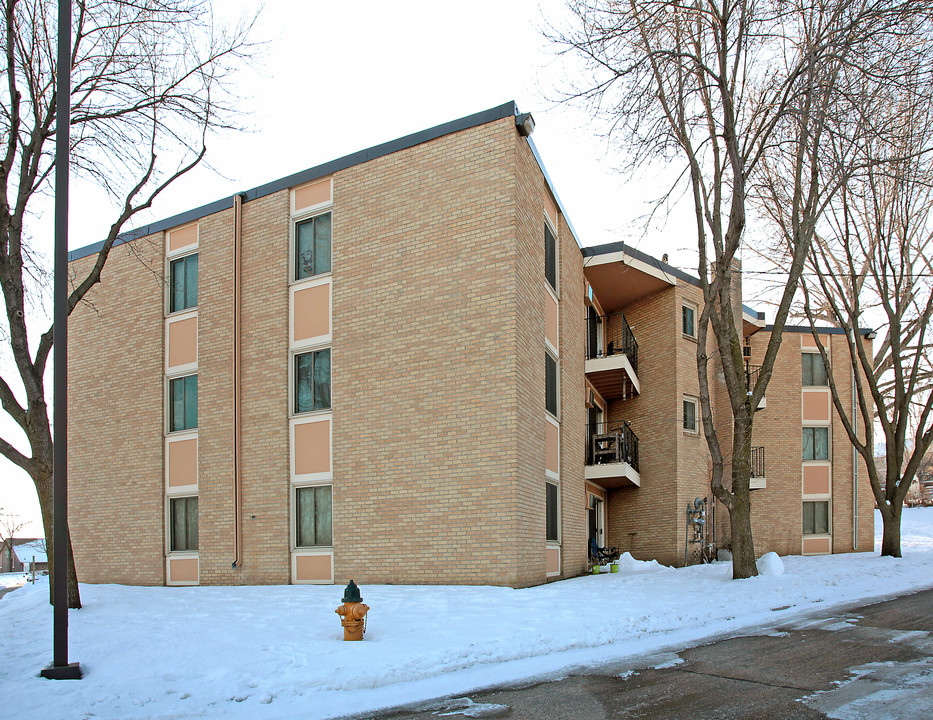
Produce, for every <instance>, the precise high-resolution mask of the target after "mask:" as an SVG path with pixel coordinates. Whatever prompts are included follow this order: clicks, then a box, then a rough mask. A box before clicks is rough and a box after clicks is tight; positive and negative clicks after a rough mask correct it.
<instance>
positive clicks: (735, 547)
mask: <svg viewBox="0 0 933 720" xmlns="http://www.w3.org/2000/svg"><path fill="white" fill-rule="evenodd" d="M729 527H730V529H731V530H732V579H733V580H743V579H745V578H750V577H755V576H756V575H758V566H757V565H756V564H755V542H754V540H753V539H752V512H751V503H750V502H749V496H748V493H745V497H744V498H742V497H740V495H739V494H738V493H736V494H735V502H734V505H733V506H732V510H731V512H730V513H729Z"/></svg>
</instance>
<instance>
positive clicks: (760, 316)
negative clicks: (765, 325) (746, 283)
mask: <svg viewBox="0 0 933 720" xmlns="http://www.w3.org/2000/svg"><path fill="white" fill-rule="evenodd" d="M742 312H744V313H745V314H746V315H751V316H752V317H753V318H758V319H759V320H764V319H765V314H764V313H763V312H761V311H759V310H755V309H754V308H750V307H749V306H748V305H746V304H745V303H742Z"/></svg>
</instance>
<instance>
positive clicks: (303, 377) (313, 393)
mask: <svg viewBox="0 0 933 720" xmlns="http://www.w3.org/2000/svg"><path fill="white" fill-rule="evenodd" d="M293 409H294V412H295V413H296V414H297V413H306V412H313V411H315V410H329V409H330V348H324V349H322V350H313V351H311V352H305V353H299V354H297V355H295V367H294V401H293Z"/></svg>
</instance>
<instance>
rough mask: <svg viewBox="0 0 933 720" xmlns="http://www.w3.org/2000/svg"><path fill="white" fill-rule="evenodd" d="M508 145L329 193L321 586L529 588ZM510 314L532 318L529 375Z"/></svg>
mask: <svg viewBox="0 0 933 720" xmlns="http://www.w3.org/2000/svg"><path fill="white" fill-rule="evenodd" d="M514 135H515V131H514V127H513V123H512V121H511V119H505V120H502V121H499V122H497V123H492V124H488V125H484V126H481V127H479V128H474V129H472V130H468V131H464V132H460V133H456V134H454V135H449V136H445V137H443V138H440V139H438V140H436V141H433V142H431V143H427V144H423V145H419V146H417V147H414V148H411V149H408V150H404V151H401V152H398V153H394V154H392V155H390V156H386V157H383V158H379V159H376V160H373V161H372V162H369V163H366V164H364V165H360V166H356V167H353V168H350V169H348V170H346V171H344V172H342V173H339V174H338V175H337V176H336V178H335V191H334V193H335V197H334V260H333V262H334V346H333V347H334V350H333V378H334V380H333V405H334V553H335V574H336V582H338V583H342V582H345V581H346V580H349V579H350V578H353V579H355V580H356V581H357V582H364V583H373V582H418V583H449V582H458V583H489V582H494V583H499V584H514V585H522V584H528V583H530V582H541V581H542V580H543V579H544V578H543V576H544V553H543V527H544V525H543V517H544V513H543V502H544V495H543V491H542V492H541V493H540V494H539V496H538V497H535V496H534V495H532V494H531V493H528V492H527V481H528V479H527V478H526V477H524V475H523V474H522V473H521V472H520V470H519V464H520V463H519V460H518V455H519V442H518V438H517V432H518V427H519V423H518V417H517V415H518V406H519V399H518V398H517V397H516V384H515V379H516V376H517V375H518V374H519V373H520V372H522V371H523V370H522V369H523V367H524V365H525V363H529V362H530V363H531V367H532V368H534V372H535V373H537V374H538V377H539V378H540V382H539V384H538V388H539V391H538V395H539V396H540V397H539V398H538V406H539V407H540V409H541V412H539V413H538V415H537V420H538V422H537V426H536V428H537V429H538V430H537V432H536V433H535V434H534V436H533V437H532V439H531V442H530V443H529V447H530V448H531V450H532V451H533V453H534V462H535V464H536V465H537V466H538V467H539V468H540V472H538V473H537V478H538V479H539V480H540V479H542V478H543V468H544V429H543V424H542V419H541V418H542V415H543V387H544V382H543V357H537V356H540V355H543V334H544V311H543V303H542V302H541V301H540V300H539V301H538V303H537V306H533V307H527V306H525V305H523V304H520V303H518V302H517V298H518V296H519V289H518V288H517V280H516V218H515V207H514V200H515V192H516V191H515V164H514V153H515V151H514V145H513V142H514V140H513V136H514ZM541 252H542V253H543V249H542V251H541ZM541 267H543V260H542V265H541ZM537 289H538V290H539V291H541V287H540V284H539V285H538V288H537ZM518 305H521V307H520V309H519V307H517V306H518ZM519 312H530V313H532V314H533V320H531V321H529V322H531V323H533V324H534V325H535V326H536V332H534V333H533V335H531V337H534V338H535V340H536V341H537V343H538V347H539V348H540V349H541V352H540V353H535V357H533V359H531V360H530V359H529V357H528V356H527V355H526V354H524V353H522V354H519V342H521V341H522V340H524V339H525V338H526V337H527V336H526V333H525V332H524V331H519V330H518V329H517V327H516V322H517V321H516V315H517V313H519ZM539 366H540V367H539ZM522 441H523V442H524V441H525V436H524V435H523V436H522ZM523 452H524V451H523ZM539 484H540V483H539ZM542 490H543V487H542ZM529 505H530V507H529ZM535 514H536V515H537V518H538V519H539V522H538V523H534V517H530V516H534V515H535ZM529 524H531V525H532V526H534V525H537V526H539V527H540V528H541V529H540V531H539V532H540V533H541V534H542V538H541V539H542V542H541V543H540V544H539V545H538V547H537V548H536V552H535V553H533V555H531V554H530V553H529V550H528V549H527V548H526V543H528V544H531V541H530V540H526V538H527V537H528V528H529ZM506 539H507V540H506Z"/></svg>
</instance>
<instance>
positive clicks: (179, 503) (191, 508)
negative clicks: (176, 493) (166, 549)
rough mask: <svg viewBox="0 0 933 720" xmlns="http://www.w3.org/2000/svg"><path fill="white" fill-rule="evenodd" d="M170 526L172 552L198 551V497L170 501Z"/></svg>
mask: <svg viewBox="0 0 933 720" xmlns="http://www.w3.org/2000/svg"><path fill="white" fill-rule="evenodd" d="M169 526H170V527H169V532H170V534H171V544H170V547H171V549H172V552H181V551H184V550H197V549H198V498H197V496H194V497H181V498H172V499H171V500H170V501H169Z"/></svg>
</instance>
